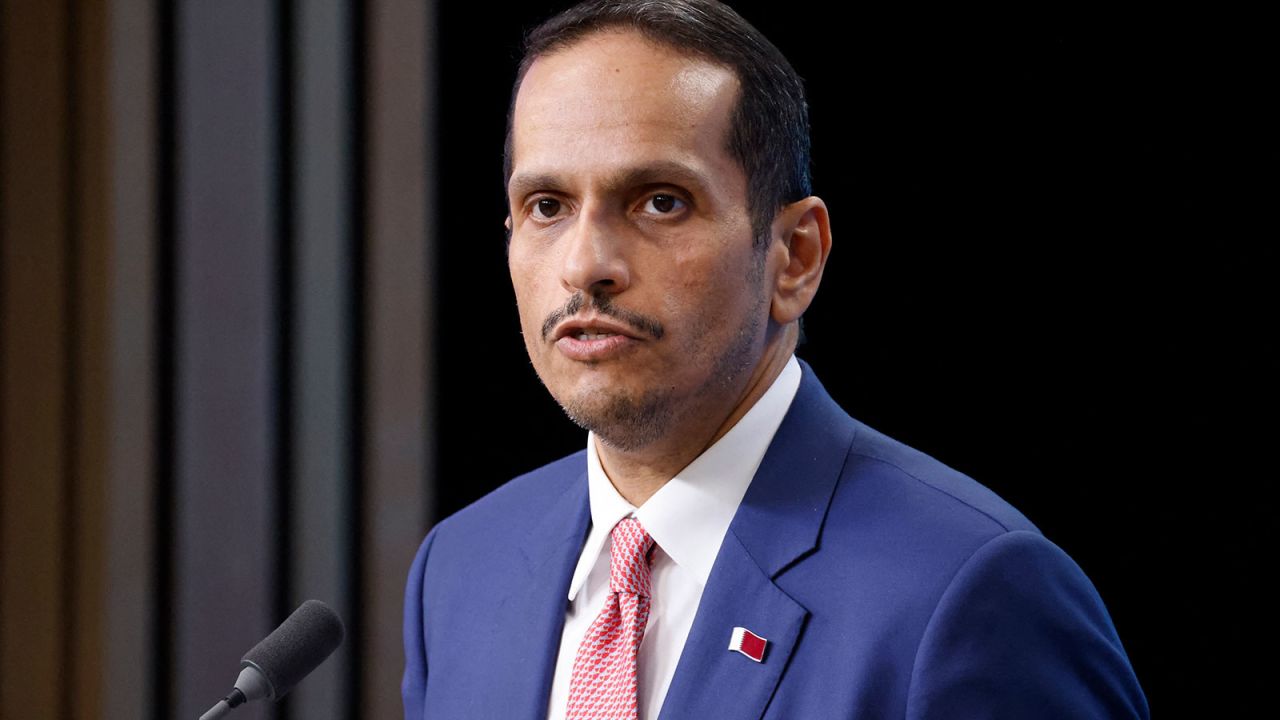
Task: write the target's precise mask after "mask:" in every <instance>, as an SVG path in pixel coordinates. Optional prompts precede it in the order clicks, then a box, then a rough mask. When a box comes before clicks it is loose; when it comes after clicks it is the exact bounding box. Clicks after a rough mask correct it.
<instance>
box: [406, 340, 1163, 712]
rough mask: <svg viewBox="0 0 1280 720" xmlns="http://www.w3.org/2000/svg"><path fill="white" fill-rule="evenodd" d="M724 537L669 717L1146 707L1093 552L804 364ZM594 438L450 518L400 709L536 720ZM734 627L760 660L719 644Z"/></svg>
mask: <svg viewBox="0 0 1280 720" xmlns="http://www.w3.org/2000/svg"><path fill="white" fill-rule="evenodd" d="M802 371H803V378H802V380H801V383H800V389H799V391H798V392H797V395H796V398H795V400H794V402H793V403H792V405H791V408H790V410H789V411H788V413H787V415H786V418H785V419H784V420H783V422H782V425H781V426H780V427H779V429H778V432H777V435H776V436H775V437H774V439H773V443H772V444H771V445H770V446H769V450H768V452H767V453H766V455H765V457H764V460H763V462H762V463H761V465H760V469H759V471H758V472H757V473H756V476H755V478H754V479H753V480H752V482H751V486H750V488H749V489H748V490H747V494H746V496H745V497H744V498H743V500H742V504H741V506H740V507H739V509H738V512H737V515H735V516H734V519H733V522H732V524H731V525H730V526H729V531H728V533H727V534H726V535H725V538H724V543H723V545H722V546H721V548H720V554H719V555H718V556H717V558H716V561H715V565H714V567H713V569H712V572H711V576H710V578H709V580H708V583H707V586H706V589H705V590H704V592H703V595H702V601H701V604H700V605H699V606H698V612H697V616H696V618H695V620H694V623H693V628H692V630H691V631H690V633H689V638H688V640H687V642H686V644H685V648H684V652H683V654H682V655H681V657H680V661H679V664H678V666H677V669H676V673H675V677H674V678H673V680H672V682H671V687H670V689H669V690H668V692H667V696H666V700H665V701H664V703H663V707H662V718H663V719H664V720H666V719H671V720H674V719H675V718H694V719H697V720H703V719H706V718H752V719H755V718H762V717H763V718H778V719H782V718H797V719H801V720H808V719H810V718H853V717H857V718H903V717H906V718H1131V717H1139V718H1146V717H1148V716H1149V713H1148V710H1147V702H1146V698H1145V697H1144V695H1143V693H1142V689H1141V688H1140V686H1139V684H1138V681H1137V678H1136V677H1135V676H1134V673H1133V670H1132V668H1131V667H1130V664H1129V660H1128V658H1127V657H1126V655H1125V652H1124V649H1123V648H1122V647H1121V644H1120V639H1119V638H1118V637H1117V635H1116V631H1115V628H1114V627H1113V625H1112V623H1111V619H1110V617H1109V616H1108V615H1107V611H1106V609H1105V607H1104V606H1103V604H1102V601H1101V599H1100V598H1099V597H1098V594H1097V592H1096V591H1095V590H1094V588H1093V585H1092V584H1090V582H1089V580H1088V578H1086V577H1085V575H1084V573H1083V572H1081V570H1080V568H1079V567H1078V566H1077V565H1076V564H1075V563H1074V562H1072V560H1071V559H1070V558H1069V557H1067V555H1066V554H1065V553H1063V551H1062V550H1060V549H1059V548H1058V547H1057V546H1055V545H1054V544H1053V543H1051V542H1049V541H1048V540H1046V539H1045V538H1044V536H1043V535H1041V534H1040V532H1039V531H1038V530H1037V529H1036V528H1035V526H1034V525H1032V524H1031V523H1030V522H1029V521H1028V520H1027V519H1026V518H1025V517H1023V516H1022V515H1021V514H1020V513H1019V512H1018V511H1017V510H1014V509H1013V508H1012V507H1010V506H1009V505H1008V504H1007V503H1005V502H1004V501H1003V500H1001V499H1000V498H999V497H997V496H996V495H995V494H994V493H992V492H991V491H989V490H987V489H986V488H984V487H983V486H981V485H979V484H978V483H977V482H975V481H974V480H972V479H970V478H969V477H967V476H965V475H962V474H961V473H959V472H956V471H955V470H952V469H951V468H948V467H946V466H945V465H943V464H941V463H939V462H938V461H936V460H934V459H933V458H931V457H929V456H927V455H925V454H923V453H920V452H918V451H916V450H913V449H911V448H909V447H906V446H905V445H902V444H901V443H899V442H896V441H894V440H892V439H890V438H888V437H886V436H884V435H882V434H880V433H878V432H876V431H875V430H872V429H871V428H869V427H867V426H866V425H863V424H861V423H859V422H857V421H856V420H854V419H852V418H850V417H849V416H848V415H847V414H846V413H845V412H844V411H843V410H841V409H840V408H839V407H838V406H837V405H836V404H835V402H833V401H832V399H831V398H830V396H828V395H827V393H826V391H825V390H824V389H823V388H822V385H821V384H820V383H819V382H818V380H817V379H816V378H815V377H814V375H813V371H812V370H811V369H810V368H809V366H808V365H804V364H802ZM585 455H586V454H585V452H579V453H576V454H574V455H570V456H569V457H566V458H564V459H561V460H559V461H556V462H554V463H552V464H550V465H547V466H545V467H542V468H539V469H538V470H535V471H533V472H531V473H529V474H527V475H523V476H521V477H518V478H516V479H514V480H512V481H511V482H509V483H507V484H506V485H504V486H503V487H501V488H499V489H498V490H496V491H494V492H493V493H491V494H490V495H488V496H486V497H485V498H483V499H481V500H480V501H478V502H476V503H475V504H473V505H471V506H470V507H468V508H466V509H465V510H463V511H461V512H459V513H457V514H456V515H454V516H452V517H450V518H448V519H447V520H445V521H443V522H441V523H440V524H438V525H437V526H436V527H435V528H434V529H433V530H432V531H431V533H430V534H429V535H428V536H427V538H426V540H425V541H424V542H423V543H422V547H421V549H420V550H419V552H418V555H417V558H416V560H415V561H414V563H413V568H412V570H411V571H410V574H409V581H408V588H407V591H406V597H405V624H404V634H405V652H406V664H405V674H404V682H403V693H404V704H405V716H406V718H412V719H413V720H421V719H422V718H450V719H455V720H456V719H459V718H530V719H532V718H541V717H544V716H545V713H546V707H547V699H548V695H549V692H550V687H551V679H552V674H553V672H554V668H555V661H556V655H557V652H558V645H559V643H560V633H561V629H562V626H563V622H564V616H565V610H566V605H567V602H568V601H567V599H566V595H567V593H568V586H569V580H570V578H571V576H572V574H573V570H574V566H575V564H576V562H577V559H578V554H579V552H580V550H581V547H582V544H583V542H584V541H585V539H586V535H587V531H588V529H589V527H590V523H591V517H590V512H589V508H588V500H587V477H586V460H585ZM736 626H741V627H745V628H747V629H748V630H751V631H752V632H754V633H756V634H757V635H761V636H763V637H765V638H767V639H768V641H769V643H768V648H767V652H766V655H765V657H764V661H763V662H761V663H756V662H753V661H752V660H750V659H749V658H747V657H745V656H743V655H741V654H738V653H735V652H730V651H729V650H728V644H729V638H730V634H731V633H732V631H733V628H734V627H736Z"/></svg>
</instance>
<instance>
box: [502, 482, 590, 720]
mask: <svg viewBox="0 0 1280 720" xmlns="http://www.w3.org/2000/svg"><path fill="white" fill-rule="evenodd" d="M590 525H591V509H590V505H589V503H588V501H587V476H586V472H585V471H582V472H580V473H579V474H578V477H577V480H576V482H574V483H573V484H572V485H571V486H570V488H569V489H568V490H567V491H566V492H565V493H564V495H563V496H562V497H561V498H560V499H559V500H558V501H557V502H556V504H555V505H554V506H553V508H552V509H551V511H550V512H548V513H547V514H546V515H545V516H544V517H543V518H542V520H541V521H539V522H538V523H537V524H536V525H535V527H534V528H533V530H532V531H531V532H530V533H529V534H528V535H527V536H526V537H525V538H524V541H523V542H522V543H521V544H520V550H521V554H522V555H523V560H524V562H523V563H522V565H523V570H519V569H517V570H515V572H518V573H520V574H521V575H522V579H521V581H520V582H516V583H512V585H513V589H512V591H511V592H510V593H509V594H508V595H507V597H506V598H504V599H503V601H502V603H501V605H500V606H499V607H500V610H499V613H498V617H497V618H495V623H494V627H493V638H492V640H491V641H490V643H489V647H490V648H493V649H494V651H493V653H492V654H491V657H490V658H489V661H490V663H491V667H492V672H493V678H494V681H495V682H494V683H493V685H492V689H493V693H494V697H492V698H490V700H491V702H485V703H484V704H485V706H487V707H491V708H500V709H501V710H502V717H508V718H529V719H530V720H533V719H534V718H544V717H546V711H547V701H548V698H549V696H550V693H551V680H552V678H553V677H554V675H555V666H556V655H557V653H558V650H559V647H560V634H561V632H562V631H563V629H564V617H565V609H566V606H567V603H568V599H567V596H568V592H569V581H570V580H571V579H572V577H573V569H574V567H575V566H576V564H577V561H578V555H579V553H581V551H582V544H583V542H585V540H586V536H587V530H588V529H589V528H590Z"/></svg>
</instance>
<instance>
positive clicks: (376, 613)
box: [360, 0, 431, 718]
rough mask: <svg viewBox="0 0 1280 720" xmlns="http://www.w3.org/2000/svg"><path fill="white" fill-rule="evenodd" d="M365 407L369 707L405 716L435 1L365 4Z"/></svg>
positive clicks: (422, 496)
mask: <svg viewBox="0 0 1280 720" xmlns="http://www.w3.org/2000/svg"><path fill="white" fill-rule="evenodd" d="M366 12H367V16H366V17H367V29H366V32H367V38H366V42H367V46H368V53H369V55H368V59H367V63H368V65H367V76H366V88H367V98H366V106H365V108H366V113H367V114H366V131H367V141H366V143H367V144H366V148H367V152H368V156H367V166H366V182H367V188H366V190H367V203H368V204H367V236H366V278H365V288H366V290H365V298H366V308H365V312H366V318H365V322H366V332H367V335H366V346H365V353H366V359H365V370H366V383H367V387H366V393H367V394H366V410H365V423H366V424H365V431H366V433H367V435H366V438H367V440H366V442H365V470H364V472H363V473H362V474H363V478H364V503H363V506H364V507H363V509H364V518H363V521H362V526H363V529H364V535H363V541H362V568H363V580H364V584H363V593H362V597H363V600H362V606H363V609H364V613H365V615H364V618H365V620H364V628H365V637H364V646H363V647H362V648H360V650H361V655H360V657H361V659H362V661H363V663H364V666H363V675H362V680H361V683H360V684H361V690H362V695H363V699H362V708H363V710H364V716H365V717H369V718H389V717H396V716H397V715H398V714H401V713H402V712H403V711H402V710H401V708H400V702H399V682H400V675H401V673H402V671H403V667H404V662H403V656H404V653H403V644H402V640H401V637H402V636H401V632H400V623H401V620H400V619H401V617H402V614H401V613H402V611H403V594H404V580H405V576H406V573H407V571H408V567H409V564H410V562H411V561H412V559H413V555H414V552H415V550H416V548H417V544H418V542H419V541H420V540H421V538H422V535H423V531H424V530H425V525H426V518H427V517H428V516H429V515H428V512H429V508H428V507H427V497H426V490H425V488H426V487H427V477H426V473H427V468H429V467H430V466H431V462H430V457H429V453H430V448H429V445H428V428H427V417H428V413H427V398H428V387H427V382H426V379H427V378H428V377H429V376H430V369H429V367H428V360H427V357H428V356H427V344H426V343H427V341H426V338H427V334H428V332H429V328H428V315H427V298H428V294H427V292H426V288H427V284H426V277H427V271H428V266H427V260H426V258H427V243H428V238H427V227H428V225H427V217H428V216H427V198H428V197H429V192H428V187H427V184H426V178H427V169H426V168H427V165H426V162H427V157H426V138H427V137H428V134H427V133H428V130H429V128H428V126H427V112H426V110H427V108H426V94H427V77H428V75H427V67H426V53H427V46H426V42H427V29H428V17H429V14H428V4H427V3H424V2H421V1H420V0H372V1H371V2H369V3H368V5H367V10H366Z"/></svg>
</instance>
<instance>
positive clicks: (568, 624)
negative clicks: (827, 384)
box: [548, 356, 800, 720]
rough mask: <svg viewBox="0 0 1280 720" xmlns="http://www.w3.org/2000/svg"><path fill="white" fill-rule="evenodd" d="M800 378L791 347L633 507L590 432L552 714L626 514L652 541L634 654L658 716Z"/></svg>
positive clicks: (604, 590) (556, 718)
mask: <svg viewBox="0 0 1280 720" xmlns="http://www.w3.org/2000/svg"><path fill="white" fill-rule="evenodd" d="M799 387H800V364H799V363H798V362H797V361H796V359H795V357H794V356H792V357H791V359H790V360H789V361H788V362H787V364H786V366H785V367H784V368H783V370H782V372H781V373H780V374H779V375H778V377H777V379H775V380H774V382H773V384H772V385H770V386H769V389H768V390H767V391H766V392H765V394H764V395H763V396H761V397H760V399H759V400H757V401H756V404H755V405H753V406H752V407H751V409H750V410H748V411H747V414H746V415H743V416H742V418H741V419H740V420H738V422H737V424H736V425H734V426H733V427H732V428H731V429H730V430H729V432H727V433H725V435H724V437H722V438H720V439H719V440H717V441H716V443H715V444H714V445H712V446H711V447H709V448H707V450H706V451H705V452H703V453H702V454H701V455H699V456H698V457H697V458H696V459H695V460H694V461H693V462H691V463H689V465H688V466H686V467H685V468H684V469H683V470H681V471H680V472H678V473H676V476H675V477H673V478H671V480H670V481H668V482H667V483H666V484H665V485H663V486H662V487H661V488H659V489H658V491H657V492H656V493H654V494H653V496H652V497H650V498H649V499H648V500H647V501H646V502H645V503H644V504H643V505H641V506H640V507H639V508H636V507H633V506H632V505H631V503H628V502H627V501H626V500H624V499H623V498H622V496H621V495H619V494H618V491H617V490H616V489H615V488H614V487H613V484H612V483H611V482H610V481H609V477H608V476H607V475H606V474H605V472H604V468H603V467H602V466H601V464H600V458H599V456H598V455H596V439H595V436H594V435H593V434H590V433H589V434H588V435H587V489H588V493H589V495H590V498H591V532H590V533H589V534H588V535H587V542H586V544H585V545H583V547H582V554H581V555H580V556H579V557H578V566H577V569H576V570H575V571H574V573H573V580H572V581H571V582H570V583H569V610H568V613H567V614H566V615H565V623H564V631H563V633H562V634H561V636H560V654H559V656H558V657H557V659H556V672H555V678H554V680H553V681H552V684H551V700H550V706H549V710H548V717H549V718H550V720H562V718H564V716H565V711H566V709H567V707H568V704H569V680H570V678H571V677H572V676H573V661H574V658H575V657H576V656H577V654H578V645H580V644H581V643H582V638H583V636H584V635H586V632H587V628H588V627H590V625H591V623H592V622H593V621H594V620H595V619H596V616H597V615H599V614H600V610H601V608H602V607H603V606H604V601H605V598H606V596H607V595H608V593H609V550H610V547H611V543H610V541H609V534H610V532H612V530H613V526H614V525H616V524H617V523H618V521H619V520H621V519H623V518H625V517H627V516H629V515H633V516H635V518H636V519H638V520H639V521H640V524H641V525H643V526H644V528H645V530H647V531H648V532H649V535H650V537H652V538H653V541H654V544H655V546H656V547H655V548H654V550H653V557H652V563H651V566H650V567H651V581H652V582H651V588H652V592H653V596H652V600H651V606H650V612H649V621H648V623H647V624H646V626H645V631H644V639H643V640H642V641H641V642H640V654H639V656H638V659H637V675H638V679H637V683H638V692H639V698H638V699H639V705H640V718H641V720H656V718H657V717H658V713H659V712H660V711H661V710H662V701H663V699H664V698H666V696H667V688H669V687H670V686H671V678H672V676H673V675H675V671H676V663H677V662H678V661H679V659H680V653H681V651H683V650H684V643H685V640H686V639H687V638H688V637H689V629H690V628H691V627H693V618H694V615H695V614H696V613H697V611H698V602H699V601H700V600H701V599H702V589H703V588H704V587H705V586H706V584H707V579H708V578H709V577H710V576H711V566H712V565H713V564H714V563H715V559H716V555H718V554H719V552H720V543H721V542H722V541H723V540H724V534H725V532H727V531H728V529H729V523H730V522H731V521H732V520H733V516H734V514H735V513H737V511H738V504H739V503H740V502H742V496H743V495H745V494H746V492H747V486H748V485H750V484H751V478H752V477H754V476H755V474H756V469H757V468H758V467H759V466H760V461H761V460H762V459H763V458H764V454H765V451H766V450H768V448H769V444H770V443H771V442H772V441H773V435H774V433H776V432H777V431H778V426H779V425H780V424H782V418H783V416H785V415H786V414H787V409H788V408H790V407H791V401H792V400H793V399H794V398H795V395H796V390H797V389H798V388H799ZM726 645H727V640H726ZM725 651H726V652H728V649H727V648H726V650H725Z"/></svg>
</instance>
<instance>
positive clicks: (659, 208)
mask: <svg viewBox="0 0 1280 720" xmlns="http://www.w3.org/2000/svg"><path fill="white" fill-rule="evenodd" d="M644 206H645V210H647V211H649V212H655V213H658V214H659V215H666V214H669V213H673V212H675V211H677V210H679V209H680V208H682V207H684V201H683V200H681V199H680V198H678V197H676V196H675V195H663V194H658V195H654V196H653V197H651V198H649V201H648V202H646V203H645V204H644Z"/></svg>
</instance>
